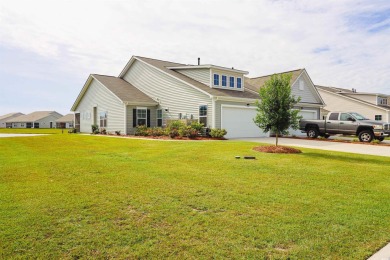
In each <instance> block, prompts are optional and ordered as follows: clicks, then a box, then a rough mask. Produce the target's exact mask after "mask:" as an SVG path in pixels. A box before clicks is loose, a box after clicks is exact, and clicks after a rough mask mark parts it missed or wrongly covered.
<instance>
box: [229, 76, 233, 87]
mask: <svg viewBox="0 0 390 260" xmlns="http://www.w3.org/2000/svg"><path fill="white" fill-rule="evenodd" d="M229 87H231V88H234V77H229Z"/></svg>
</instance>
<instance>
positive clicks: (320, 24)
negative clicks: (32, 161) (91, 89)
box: [0, 0, 390, 115]
mask: <svg viewBox="0 0 390 260" xmlns="http://www.w3.org/2000/svg"><path fill="white" fill-rule="evenodd" d="M389 46H390V1H388V0H377V1H358V0H344V1H343V0H339V1H336V0H333V1H309V0H306V1H299V0H295V1H294V0H288V1H287V0H278V1H266V0H258V1H255V0H253V1H252V0H225V1H222V0H221V1H215V0H208V1H201V0H200V1H193V0H186V1H178V0H171V1H165V0H160V1H152V0H142V1H131V0H130V1H124V0H123V1H119V0H117V1H115V0H113V1H102V0H97V1H87V0H78V1H75V0H68V1H49V0H47V1H42V0H35V1H19V0H13V1H6V0H4V1H3V0H0V79H1V81H0V115H1V114H5V113H9V112H17V111H20V112H23V113H29V112H32V111H36V110H56V111H58V112H60V113H63V114H65V113H68V112H69V110H70V108H71V106H72V104H73V102H74V100H75V99H76V97H77V95H78V93H79V92H80V90H81V88H82V86H83V84H84V82H85V81H86V79H87V77H88V75H89V74H90V73H98V74H106V75H114V76H117V75H118V74H119V73H120V71H121V69H122V68H123V67H124V66H125V64H126V62H127V61H128V59H129V58H130V57H131V56H132V55H139V56H145V57H151V58H157V59H163V60H170V61H175V62H180V63H186V64H196V62H197V58H198V57H201V62H202V63H204V64H205V63H211V64H216V65H220V66H226V67H235V68H237V69H242V70H247V71H249V72H250V75H249V76H260V75H267V74H272V73H277V72H282V71H286V70H292V69H297V68H306V69H307V71H308V73H309V75H310V76H311V78H312V80H313V82H314V83H315V84H318V85H325V86H336V87H343V88H356V89H357V90H358V91H362V92H379V93H385V94H389V95H390V51H388V50H389Z"/></svg>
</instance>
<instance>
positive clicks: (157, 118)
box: [146, 108, 164, 127]
mask: <svg viewBox="0 0 390 260" xmlns="http://www.w3.org/2000/svg"><path fill="white" fill-rule="evenodd" d="M158 111H161V118H160V117H158ZM146 113H148V111H147V110H146ZM147 117H148V115H146V118H147ZM163 117H164V115H163V110H162V109H161V108H160V109H157V110H156V126H157V127H159V125H158V120H159V119H161V126H162V125H163V124H162V123H163Z"/></svg>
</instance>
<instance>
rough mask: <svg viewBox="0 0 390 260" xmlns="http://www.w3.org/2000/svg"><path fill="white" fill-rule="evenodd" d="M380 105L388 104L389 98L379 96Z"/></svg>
mask: <svg viewBox="0 0 390 260" xmlns="http://www.w3.org/2000/svg"><path fill="white" fill-rule="evenodd" d="M379 105H387V98H383V97H380V98H379Z"/></svg>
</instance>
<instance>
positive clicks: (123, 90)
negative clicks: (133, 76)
mask: <svg viewBox="0 0 390 260" xmlns="http://www.w3.org/2000/svg"><path fill="white" fill-rule="evenodd" d="M92 76H93V77H94V78H95V79H97V80H98V81H99V82H100V83H102V84H103V85H104V86H105V87H106V88H108V89H109V90H110V91H111V92H112V93H114V94H115V95H116V96H117V97H118V98H119V99H120V100H122V101H123V102H137V103H142V102H144V103H155V104H156V105H158V103H157V102H156V101H154V100H153V99H152V98H151V97H149V96H148V95H146V94H145V93H143V92H142V91H140V90H139V89H137V88H136V87H134V86H133V85H132V84H130V83H129V82H127V81H125V80H123V79H121V78H117V77H113V76H105V75H97V74H92Z"/></svg>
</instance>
